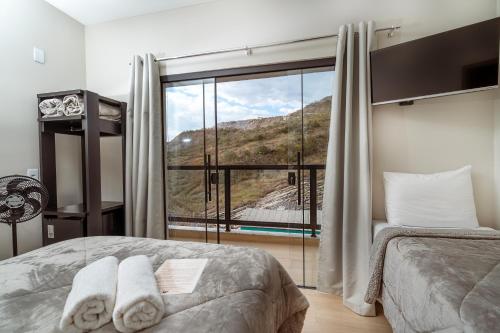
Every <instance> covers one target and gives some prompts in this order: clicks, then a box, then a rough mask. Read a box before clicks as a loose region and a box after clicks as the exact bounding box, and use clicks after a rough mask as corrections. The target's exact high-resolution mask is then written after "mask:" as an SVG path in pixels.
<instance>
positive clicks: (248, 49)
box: [155, 25, 401, 61]
mask: <svg viewBox="0 0 500 333" xmlns="http://www.w3.org/2000/svg"><path fill="white" fill-rule="evenodd" d="M399 29H401V26H399V25H398V26H391V27H388V28H380V29H376V30H375V32H381V31H389V32H388V33H387V37H388V38H391V37H392V36H394V32H395V31H396V30H399ZM334 37H338V34H334V35H323V36H316V37H309V38H302V39H293V40H287V41H282V42H275V43H270V44H257V45H252V46H244V47H235V48H230V49H223V50H217V51H207V52H201V53H191V54H183V55H179V56H173V57H162V58H156V59H155V61H168V60H177V59H184V58H191V57H199V56H207V55H212V54H221V53H229V52H238V51H246V53H247V55H251V54H252V50H254V49H261V48H265V47H273V46H281V45H288V44H296V43H302V42H309V41H313V40H320V39H326V38H334Z"/></svg>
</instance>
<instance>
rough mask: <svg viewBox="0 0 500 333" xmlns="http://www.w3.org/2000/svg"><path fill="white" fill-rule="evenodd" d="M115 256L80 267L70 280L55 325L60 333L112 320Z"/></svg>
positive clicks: (99, 324)
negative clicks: (68, 289) (56, 324)
mask: <svg viewBox="0 0 500 333" xmlns="http://www.w3.org/2000/svg"><path fill="white" fill-rule="evenodd" d="M117 277H118V259H116V258H115V257H105V258H102V259H100V260H97V261H95V262H93V263H91V264H90V265H87V266H86V267H84V268H82V269H81V270H80V271H79V272H78V273H77V274H76V275H75V278H74V279H73V286H72V287H71V292H70V293H69V295H68V298H67V299H66V305H65V306H64V311H63V315H62V318H61V322H60V324H59V326H60V328H61V330H62V331H63V332H67V331H88V330H95V329H97V328H99V327H101V326H103V325H104V324H106V323H108V322H110V321H111V319H112V315H113V307H114V306H115V299H116V283H117Z"/></svg>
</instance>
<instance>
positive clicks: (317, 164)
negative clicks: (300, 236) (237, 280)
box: [303, 67, 335, 287]
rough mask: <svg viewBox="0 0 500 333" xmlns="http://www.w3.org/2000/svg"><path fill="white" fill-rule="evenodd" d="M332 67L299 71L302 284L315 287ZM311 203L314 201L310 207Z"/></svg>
mask: <svg viewBox="0 0 500 333" xmlns="http://www.w3.org/2000/svg"><path fill="white" fill-rule="evenodd" d="M334 75H335V72H334V71H333V68H331V67H327V68H317V69H314V70H304V71H303V90H304V92H303V93H304V201H305V204H304V215H305V225H306V228H305V230H304V235H305V238H304V245H305V248H304V254H305V267H304V270H305V282H304V284H305V285H306V286H311V287H312V286H316V277H317V261H318V260H317V259H318V258H317V256H318V246H319V237H320V234H321V231H320V230H318V228H321V217H322V210H321V208H322V205H323V187H324V179H325V171H324V167H325V163H326V149H327V146H328V136H329V127H330V112H331V105H332V90H333V80H334ZM311 203H315V206H316V207H315V211H314V208H312V207H311Z"/></svg>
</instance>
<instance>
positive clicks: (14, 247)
mask: <svg viewBox="0 0 500 333" xmlns="http://www.w3.org/2000/svg"><path fill="white" fill-rule="evenodd" d="M12 254H13V256H14V257H15V256H17V223H16V222H12Z"/></svg>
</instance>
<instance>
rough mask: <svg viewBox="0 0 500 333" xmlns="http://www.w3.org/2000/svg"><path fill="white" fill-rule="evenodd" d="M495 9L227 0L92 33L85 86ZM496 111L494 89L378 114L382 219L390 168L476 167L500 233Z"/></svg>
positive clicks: (482, 3)
mask: <svg viewBox="0 0 500 333" xmlns="http://www.w3.org/2000/svg"><path fill="white" fill-rule="evenodd" d="M496 10H497V0H476V1H469V0H460V1H457V0H439V1H436V0H420V1H414V0H381V1H371V0H365V1H362V0H355V1H345V0H336V1H322V0H310V1H300V0H291V1H290V0H272V1H269V0H253V1H243V0H220V1H217V2H213V3H208V4H202V5H199V6H195V7H188V8H181V9H177V10H172V11H166V12H161V13H156V14H150V15H145V16H139V17H134V18H129V19H123V20H118V21H114V22H109V23H104V24H99V25H93V26H89V27H86V61H87V86H88V88H89V89H94V90H96V91H99V92H100V93H103V94H109V95H115V96H120V95H123V94H126V92H127V84H128V83H127V82H128V70H129V66H128V63H129V61H130V59H131V57H132V55H133V54H142V53H144V52H152V53H154V54H156V55H157V56H164V55H169V56H172V55H179V54H184V53H194V52H199V51H207V50H214V49H221V48H230V47H235V46H243V45H246V44H248V45H252V44H259V43H266V42H273V41H281V40H288V39H295V38H301V37H308V36H316V35H322V34H330V33H335V32H336V31H337V29H338V26H339V25H340V24H343V23H348V22H357V21H359V20H368V19H373V20H375V21H376V22H377V25H378V26H379V27H382V26H384V27H385V26H390V25H392V24H394V25H402V26H403V28H402V30H401V31H400V32H399V33H397V35H396V36H395V37H394V38H392V39H387V38H386V37H385V34H383V33H380V34H379V46H387V45H390V44H394V43H399V42H402V41H407V40H411V39H415V38H419V37H422V36H426V35H430V34H433V33H437V32H441V31H445V30H448V29H452V28H455V27H459V26H462V25H467V24H471V23H475V22H478V21H482V20H486V19H490V18H493V17H495V16H496V15H495V13H496ZM334 49H335V41H334V40H329V41H322V42H310V43H304V44H302V45H296V46H287V47H279V48H273V49H265V50H258V51H255V53H254V55H252V56H250V57H247V56H245V55H243V54H230V55H222V56H221V55H219V56H208V57H202V58H201V57H200V58H193V59H188V60H178V61H172V62H169V63H168V68H165V67H164V68H163V69H162V72H163V73H170V74H173V73H181V72H190V71H199V70H207V69H216V68H228V67H235V66H245V65H253V64H259V63H272V62H283V61H289V60H296V59H305V58H318V57H325V56H331V55H333V54H334ZM498 103H500V102H498ZM494 105H495V92H483V93H475V94H467V95H461V96H452V97H443V98H436V99H432V100H426V101H418V102H416V103H415V105H413V106H411V107H400V106H398V105H390V106H378V107H376V108H375V110H374V128H375V129H374V141H375V148H374V151H375V166H374V168H375V179H374V217H376V218H383V217H384V215H385V214H384V199H383V186H382V176H381V175H382V172H383V171H384V170H387V171H389V170H391V171H403V172H405V171H406V172H436V171H441V170H447V169H452V168H458V167H460V166H463V165H466V164H471V165H472V166H473V181H474V190H475V194H476V204H477V208H478V217H479V220H480V223H481V224H482V225H485V226H496V227H498V228H500V222H498V221H500V220H499V219H495V210H496V209H497V206H498V205H497V202H498V197H497V198H496V199H495V186H494V182H493V180H494V173H495V171H494V164H493V161H494V158H495V154H494V147H497V148H496V150H497V152H498V151H499V147H500V139H498V140H497V141H496V144H497V145H496V146H495V144H494V142H495V141H494V137H495V132H494V125H493V124H494V120H495V119H496V120H497V124H498V123H500V120H499V119H500V111H498V112H497V114H498V116H497V118H495V112H494ZM498 108H499V107H497V109H498ZM497 128H499V129H500V125H497ZM497 134H498V132H497ZM499 136H500V134H499ZM108 149H112V147H111V146H110V147H108ZM499 155H500V153H499V154H497V159H498V160H500V157H498V156H499ZM498 165H500V164H497V166H498ZM496 169H498V167H497V168H496ZM499 174H500V172H499ZM498 178H499V179H500V175H499V177H498ZM114 181H118V180H117V179H115V180H114ZM497 189H498V190H499V192H500V181H499V182H498V185H497ZM498 214H499V215H498V216H500V213H498Z"/></svg>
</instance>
